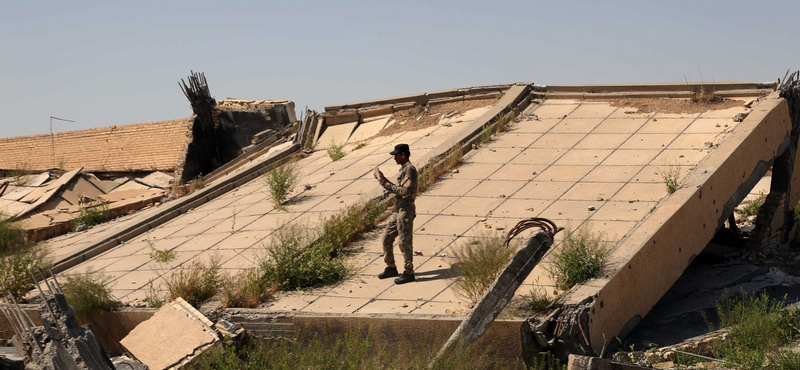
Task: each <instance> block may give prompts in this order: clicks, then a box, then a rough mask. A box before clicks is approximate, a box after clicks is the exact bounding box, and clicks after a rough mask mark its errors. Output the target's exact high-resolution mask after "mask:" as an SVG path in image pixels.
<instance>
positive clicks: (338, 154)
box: [328, 142, 344, 162]
mask: <svg viewBox="0 0 800 370" xmlns="http://www.w3.org/2000/svg"><path fill="white" fill-rule="evenodd" d="M328 157H331V160H332V161H334V162H335V161H338V160H340V159H342V158H344V145H336V144H335V143H333V142H331V146H330V148H328Z"/></svg>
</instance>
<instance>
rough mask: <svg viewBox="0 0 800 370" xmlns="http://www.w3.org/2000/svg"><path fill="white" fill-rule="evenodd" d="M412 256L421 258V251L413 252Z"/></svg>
mask: <svg viewBox="0 0 800 370" xmlns="http://www.w3.org/2000/svg"><path fill="white" fill-rule="evenodd" d="M414 255H415V256H421V255H422V251H414Z"/></svg>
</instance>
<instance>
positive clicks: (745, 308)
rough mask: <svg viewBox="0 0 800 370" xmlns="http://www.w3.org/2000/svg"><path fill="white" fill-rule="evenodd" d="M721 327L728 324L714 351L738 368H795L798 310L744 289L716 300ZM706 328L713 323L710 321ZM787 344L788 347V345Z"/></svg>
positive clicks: (799, 361) (798, 363)
mask: <svg viewBox="0 0 800 370" xmlns="http://www.w3.org/2000/svg"><path fill="white" fill-rule="evenodd" d="M717 315H718V316H719V319H720V323H719V325H720V327H721V328H722V327H724V328H728V330H729V332H728V333H729V335H728V340H726V341H722V342H720V344H719V348H717V349H716V352H717V355H718V356H720V355H721V356H722V358H724V359H725V360H726V361H729V362H732V363H734V364H736V368H738V369H767V368H769V369H798V368H800V355H798V354H797V353H795V352H793V351H792V350H791V348H790V347H791V345H792V344H793V343H794V341H795V340H796V339H797V334H798V331H797V330H798V327H800V314H798V312H796V311H795V310H792V309H786V304H784V303H783V302H781V301H778V300H773V299H771V298H770V297H769V295H767V294H766V293H761V294H758V295H757V294H755V293H746V294H743V295H742V296H741V297H740V298H738V299H734V298H724V299H722V300H720V301H718V302H717ZM709 329H712V330H713V329H714V326H713V325H711V324H709ZM787 346H789V347H787Z"/></svg>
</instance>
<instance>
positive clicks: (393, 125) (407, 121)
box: [375, 98, 498, 137]
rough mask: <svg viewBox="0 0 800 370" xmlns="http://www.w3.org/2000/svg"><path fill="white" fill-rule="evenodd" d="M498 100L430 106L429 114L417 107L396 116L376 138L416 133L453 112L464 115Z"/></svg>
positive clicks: (400, 112)
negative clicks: (410, 132)
mask: <svg viewBox="0 0 800 370" xmlns="http://www.w3.org/2000/svg"><path fill="white" fill-rule="evenodd" d="M497 100H498V99H497V98H489V99H477V100H466V101H457V102H452V103H444V104H436V105H429V106H428V107H427V112H426V111H425V108H424V107H420V106H415V107H413V108H410V109H406V110H402V111H399V112H397V113H395V114H394V116H392V119H391V120H390V121H389V125H388V126H387V127H384V128H383V130H381V131H380V132H378V134H377V135H375V137H380V136H389V135H392V134H396V133H399V132H405V131H416V130H421V129H424V128H426V127H431V126H435V125H436V124H438V123H439V120H440V119H441V118H442V116H444V115H446V114H447V113H448V112H451V111H458V113H464V112H466V111H468V110H470V109H475V108H480V107H485V106H489V105H494V104H495V103H496V102H497Z"/></svg>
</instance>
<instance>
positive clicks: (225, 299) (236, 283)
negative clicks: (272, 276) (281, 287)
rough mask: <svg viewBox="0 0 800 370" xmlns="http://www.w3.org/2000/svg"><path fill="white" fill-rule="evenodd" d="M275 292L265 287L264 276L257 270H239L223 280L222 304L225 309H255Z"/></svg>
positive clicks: (273, 289)
mask: <svg viewBox="0 0 800 370" xmlns="http://www.w3.org/2000/svg"><path fill="white" fill-rule="evenodd" d="M275 290H276V289H275V288H274V287H271V286H268V285H267V282H266V280H265V279H264V274H263V273H261V272H260V271H259V270H257V269H254V268H250V269H246V270H241V271H239V272H238V273H237V274H235V275H226V276H225V278H224V279H223V283H222V304H223V306H225V307H244V308H251V307H255V306H258V305H259V304H261V303H263V302H265V301H266V300H267V299H268V298H269V297H270V296H271V295H272V293H274V292H275Z"/></svg>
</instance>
